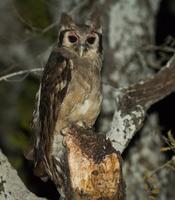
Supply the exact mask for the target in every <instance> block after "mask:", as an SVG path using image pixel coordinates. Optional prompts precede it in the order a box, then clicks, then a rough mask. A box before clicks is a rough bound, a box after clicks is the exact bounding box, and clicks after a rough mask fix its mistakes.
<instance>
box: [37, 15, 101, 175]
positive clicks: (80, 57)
mask: <svg viewBox="0 0 175 200" xmlns="http://www.w3.org/2000/svg"><path fill="white" fill-rule="evenodd" d="M102 51H103V49H102V29H101V25H100V23H99V20H98V19H97V18H93V17H92V18H91V20H90V21H89V23H87V24H77V23H76V22H75V21H74V20H73V19H72V17H71V16H69V15H67V14H62V16H61V20H60V25H59V32H58V44H57V46H56V47H55V48H54V49H53V50H52V52H51V54H50V57H49V59H48V62H47V64H46V66H45V68H44V72H43V76H42V80H41V84H40V89H39V92H38V101H37V108H36V111H35V112H34V120H33V121H34V123H33V124H34V129H35V136H34V141H35V142H34V149H33V159H34V162H35V170H36V174H37V175H38V176H40V177H41V178H43V179H44V178H45V177H47V175H48V176H50V177H51V176H53V174H52V172H51V171H50V170H49V167H48V166H53V163H51V160H53V159H52V157H54V158H58V159H59V154H60V149H61V146H62V137H63V136H62V134H61V133H62V130H64V129H65V128H66V127H69V126H70V125H71V124H77V125H79V126H82V127H85V128H92V126H93V125H94V123H95V121H96V119H97V117H98V115H99V112H100V107H101V102H102V93H101V73H100V71H101V67H102V57H103V56H102ZM43 166H44V167H43ZM43 169H44V170H43Z"/></svg>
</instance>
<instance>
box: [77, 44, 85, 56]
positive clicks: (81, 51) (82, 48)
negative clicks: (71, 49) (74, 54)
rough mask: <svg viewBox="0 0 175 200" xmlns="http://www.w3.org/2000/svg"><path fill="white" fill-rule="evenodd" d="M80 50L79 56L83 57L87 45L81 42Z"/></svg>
mask: <svg viewBox="0 0 175 200" xmlns="http://www.w3.org/2000/svg"><path fill="white" fill-rule="evenodd" d="M78 50H79V56H80V57H82V56H83V53H84V50H85V45H84V44H80V45H79V48H78Z"/></svg>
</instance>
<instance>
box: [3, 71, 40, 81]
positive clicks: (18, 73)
mask: <svg viewBox="0 0 175 200" xmlns="http://www.w3.org/2000/svg"><path fill="white" fill-rule="evenodd" d="M42 71H43V68H34V69H26V70H21V71H18V72H13V73H10V74H7V75H4V76H1V77H0V82H1V81H9V80H8V79H9V78H12V77H14V76H19V75H23V74H29V73H34V72H42Z"/></svg>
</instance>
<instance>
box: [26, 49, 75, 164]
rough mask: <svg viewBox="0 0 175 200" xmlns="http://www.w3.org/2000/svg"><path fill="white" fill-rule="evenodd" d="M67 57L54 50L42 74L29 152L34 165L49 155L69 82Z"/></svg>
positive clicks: (68, 61)
mask: <svg viewBox="0 0 175 200" xmlns="http://www.w3.org/2000/svg"><path fill="white" fill-rule="evenodd" d="M68 57H69V56H68V55H66V53H64V52H62V51H61V49H60V50H59V48H56V49H54V50H53V51H52V53H51V55H50V57H49V59H48V62H47V64H46V66H45V69H44V72H43V76H42V80H41V85H40V90H39V94H38V103H37V109H36V111H35V112H34V115H35V116H34V119H33V121H34V123H33V124H34V126H35V127H34V129H35V131H36V133H35V138H34V143H35V144H34V149H33V150H32V151H30V152H33V153H34V155H33V156H32V157H33V159H34V160H35V164H37V163H40V162H41V161H42V160H43V159H46V157H48V156H49V154H50V150H51V145H52V139H53V132H54V129H55V125H56V121H57V118H58V114H59V110H60V106H61V103H62V102H63V99H64V97H65V95H66V92H67V87H68V85H69V82H70V80H71V64H70V59H69V58H68ZM35 149H36V151H35ZM35 152H36V153H35ZM30 156H31V155H29V157H30ZM26 157H27V156H26Z"/></svg>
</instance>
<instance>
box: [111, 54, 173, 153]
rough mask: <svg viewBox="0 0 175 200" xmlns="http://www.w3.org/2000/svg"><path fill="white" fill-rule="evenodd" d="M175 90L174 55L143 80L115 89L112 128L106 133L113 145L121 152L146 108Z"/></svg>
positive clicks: (138, 126)
mask: <svg viewBox="0 0 175 200" xmlns="http://www.w3.org/2000/svg"><path fill="white" fill-rule="evenodd" d="M174 91H175V56H173V57H172V58H171V59H170V61H169V62H168V63H167V65H166V67H164V68H163V69H162V70H160V71H159V72H158V73H157V74H156V75H154V76H152V77H151V78H147V79H146V80H145V81H140V82H139V83H136V84H133V85H131V86H129V87H127V88H123V89H122V88H121V89H118V90H116V93H115V95H116V104H117V107H116V109H115V113H114V117H113V121H112V123H111V130H110V131H109V132H108V134H107V136H108V137H109V139H110V140H111V141H112V143H113V147H114V148H115V149H116V150H118V151H120V152H123V151H124V149H125V148H126V147H127V145H128V143H129V142H130V140H131V139H132V138H133V137H134V134H135V133H136V132H137V131H138V130H139V129H140V128H141V127H142V125H143V121H144V119H145V116H146V112H147V110H148V109H149V108H150V106H151V105H153V104H154V103H156V102H158V101H160V100H162V99H163V98H164V97H166V96H167V95H169V94H171V93H172V92H174Z"/></svg>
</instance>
